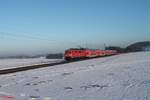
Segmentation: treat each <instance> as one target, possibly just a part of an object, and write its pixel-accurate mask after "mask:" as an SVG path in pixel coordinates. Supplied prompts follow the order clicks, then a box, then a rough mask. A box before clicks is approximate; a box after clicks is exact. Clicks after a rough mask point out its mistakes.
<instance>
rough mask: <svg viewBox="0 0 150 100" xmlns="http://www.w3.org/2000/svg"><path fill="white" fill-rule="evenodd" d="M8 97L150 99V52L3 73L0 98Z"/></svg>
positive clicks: (37, 99)
mask: <svg viewBox="0 0 150 100" xmlns="http://www.w3.org/2000/svg"><path fill="white" fill-rule="evenodd" d="M7 96H9V97H8V98H10V96H12V97H14V98H15V99H14V100H150V52H139V53H129V54H121V55H116V56H111V57H105V58H97V59H91V60H86V61H80V62H73V63H69V64H64V65H57V66H53V67H47V68H40V69H34V70H29V71H24V72H18V73H13V74H8V75H1V76H0V100H6V99H4V98H6V97H7ZM12 99H13V98H12ZM9 100H10V99H9Z"/></svg>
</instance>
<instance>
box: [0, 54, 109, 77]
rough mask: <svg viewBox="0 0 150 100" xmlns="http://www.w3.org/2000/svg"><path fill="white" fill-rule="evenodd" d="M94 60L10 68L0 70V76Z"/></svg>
mask: <svg viewBox="0 0 150 100" xmlns="http://www.w3.org/2000/svg"><path fill="white" fill-rule="evenodd" d="M103 57H107V56H103ZM94 58H99V57H94ZM94 58H86V59H80V60H79V59H77V60H73V61H65V60H64V61H60V62H54V63H47V64H39V65H29V66H22V67H17V68H10V69H2V70H0V75H3V74H9V73H15V72H20V71H26V70H31V69H37V68H44V67H50V66H55V65H61V64H67V63H72V62H77V61H83V60H88V59H94Z"/></svg>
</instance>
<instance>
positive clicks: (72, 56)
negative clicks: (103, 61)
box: [64, 48, 117, 61]
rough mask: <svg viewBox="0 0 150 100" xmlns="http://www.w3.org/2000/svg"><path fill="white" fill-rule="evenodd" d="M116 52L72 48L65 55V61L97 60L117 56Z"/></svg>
mask: <svg viewBox="0 0 150 100" xmlns="http://www.w3.org/2000/svg"><path fill="white" fill-rule="evenodd" d="M116 54H117V51H116V50H99V49H86V48H70V49H67V50H66V51H65V53H64V59H65V60H67V61H71V60H80V59H86V58H96V57H103V56H111V55H116Z"/></svg>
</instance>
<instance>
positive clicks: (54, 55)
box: [46, 53, 63, 59]
mask: <svg viewBox="0 0 150 100" xmlns="http://www.w3.org/2000/svg"><path fill="white" fill-rule="evenodd" d="M46 58H47V59H62V58H63V54H62V53H56V54H48V55H47V56H46Z"/></svg>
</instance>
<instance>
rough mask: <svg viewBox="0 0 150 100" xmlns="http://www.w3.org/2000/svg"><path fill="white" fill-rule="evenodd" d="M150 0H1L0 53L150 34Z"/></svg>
mask: <svg viewBox="0 0 150 100" xmlns="http://www.w3.org/2000/svg"><path fill="white" fill-rule="evenodd" d="M149 5H150V0H0V55H5V54H22V53H24V54H27V53H30V54H31V53H33V54H36V53H47V52H61V51H63V50H65V49H66V48H69V47H77V46H78V45H81V46H83V47H89V48H90V47H91V48H103V44H104V43H105V44H106V45H117V46H126V45H128V44H130V43H132V42H136V41H143V40H150V28H149V27H150V6H149Z"/></svg>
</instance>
